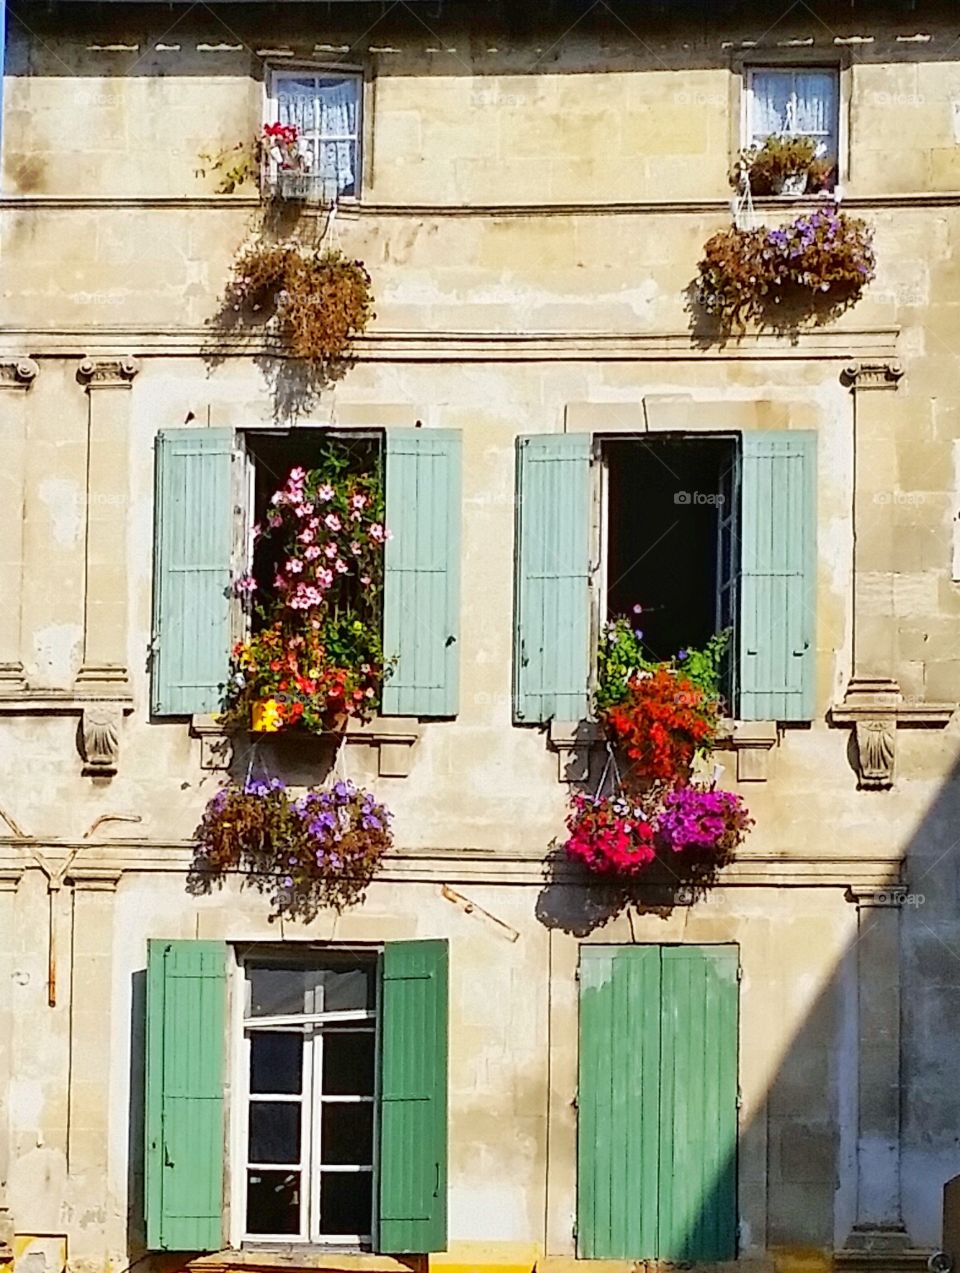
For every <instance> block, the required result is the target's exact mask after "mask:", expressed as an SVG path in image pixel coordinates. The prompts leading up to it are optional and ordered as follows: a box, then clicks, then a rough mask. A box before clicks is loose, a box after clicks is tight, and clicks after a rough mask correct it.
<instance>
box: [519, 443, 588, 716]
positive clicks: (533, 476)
mask: <svg viewBox="0 0 960 1273" xmlns="http://www.w3.org/2000/svg"><path fill="white" fill-rule="evenodd" d="M590 449H591V442H590V436H589V434H586V433H550V434H540V435H535V436H532V437H524V438H518V439H517V510H516V526H517V530H516V546H515V553H516V561H515V569H516V580H515V587H514V656H513V714H514V719H515V720H516V721H517V722H519V723H522V724H536V723H542V722H546V721H550V720H558V721H577V720H582V719H583V718H584V717H585V716H586V715H587V710H588V699H587V685H588V681H589V676H590V525H591V517H590V509H591V504H590Z"/></svg>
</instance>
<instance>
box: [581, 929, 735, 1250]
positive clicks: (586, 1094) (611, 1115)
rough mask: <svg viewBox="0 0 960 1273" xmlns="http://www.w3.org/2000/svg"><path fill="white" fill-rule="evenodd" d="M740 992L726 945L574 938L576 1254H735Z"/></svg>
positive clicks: (732, 954) (730, 950)
mask: <svg viewBox="0 0 960 1273" xmlns="http://www.w3.org/2000/svg"><path fill="white" fill-rule="evenodd" d="M737 1002H738V995H737V952H736V948H735V947H732V946H678V947H669V946H668V947H660V946H619V947H616V946H586V947H583V948H582V951H581V963H580V1077H579V1085H578V1100H577V1104H578V1110H579V1127H578V1148H577V1170H578V1177H577V1240H578V1253H579V1255H580V1256H581V1258H585V1259H617V1260H653V1259H657V1260H664V1261H706V1260H728V1259H732V1258H733V1257H734V1256H735V1254H736V1172H737V1158H736V1153H737V1055H738V1043H737V1039H738V1007H737Z"/></svg>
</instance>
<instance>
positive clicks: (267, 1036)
mask: <svg viewBox="0 0 960 1273" xmlns="http://www.w3.org/2000/svg"><path fill="white" fill-rule="evenodd" d="M250 1091H251V1092H266V1093H269V1094H271V1095H273V1094H274V1093H276V1094H277V1095H287V1094H289V1095H291V1096H299V1094H300V1093H301V1092H302V1091H303V1035H302V1034H290V1033H287V1034H284V1033H278V1032H276V1031H273V1032H270V1031H266V1030H255V1031H253V1032H251V1034H250Z"/></svg>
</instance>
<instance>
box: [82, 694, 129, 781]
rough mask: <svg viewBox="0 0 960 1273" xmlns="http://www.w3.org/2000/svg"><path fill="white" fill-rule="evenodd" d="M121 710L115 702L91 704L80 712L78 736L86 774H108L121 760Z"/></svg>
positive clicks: (113, 772)
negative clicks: (81, 713)
mask: <svg viewBox="0 0 960 1273" xmlns="http://www.w3.org/2000/svg"><path fill="white" fill-rule="evenodd" d="M122 720H123V709H122V708H121V707H120V706H119V704H117V703H92V704H90V706H89V707H85V708H84V709H83V715H82V716H81V718H80V737H81V744H82V754H83V759H84V761H85V764H86V768H85V772H86V773H88V774H91V775H96V774H104V775H111V774H115V773H116V772H117V761H118V760H119V757H120V722H121V721H122Z"/></svg>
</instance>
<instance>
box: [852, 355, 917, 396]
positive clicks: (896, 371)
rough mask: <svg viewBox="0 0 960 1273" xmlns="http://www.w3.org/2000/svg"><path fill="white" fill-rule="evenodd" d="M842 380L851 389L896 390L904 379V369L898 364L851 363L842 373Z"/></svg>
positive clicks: (887, 362) (882, 362)
mask: <svg viewBox="0 0 960 1273" xmlns="http://www.w3.org/2000/svg"><path fill="white" fill-rule="evenodd" d="M840 379H841V381H842V383H843V384H845V385H846V386H847V387H848V388H850V389H896V388H897V386H898V385H899V383H900V381H901V380H902V379H903V368H902V367H901V365H900V364H899V363H898V362H894V361H879V362H871V361H869V360H867V359H864V360H863V361H860V362H849V363H847V365H846V366H845V367H844V369H843V371H841V373H840Z"/></svg>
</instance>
